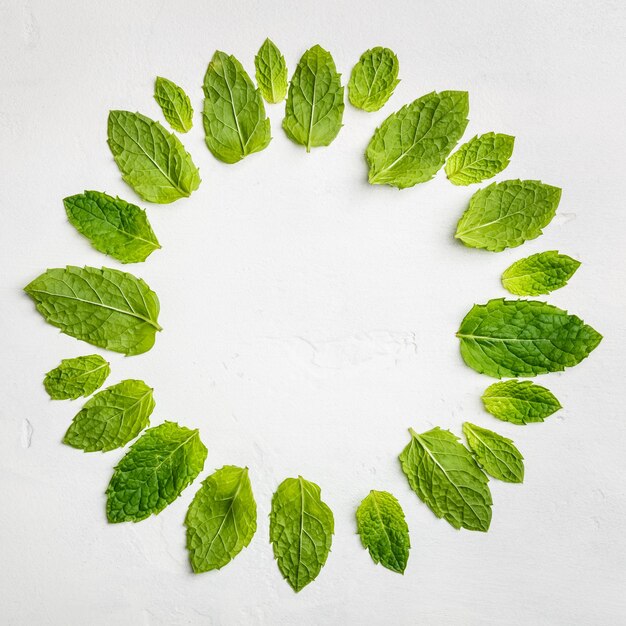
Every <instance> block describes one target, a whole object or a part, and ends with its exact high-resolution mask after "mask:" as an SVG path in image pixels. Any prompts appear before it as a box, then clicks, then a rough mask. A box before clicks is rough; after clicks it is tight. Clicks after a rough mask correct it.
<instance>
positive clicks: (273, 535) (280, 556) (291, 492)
mask: <svg viewBox="0 0 626 626" xmlns="http://www.w3.org/2000/svg"><path fill="white" fill-rule="evenodd" d="M334 527H335V522H334V517H333V513H332V511H331V510H330V509H329V508H328V506H327V505H326V504H325V503H324V502H322V499H321V490H320V488H319V486H318V485H316V484H315V483H312V482H309V481H308V480H305V479H304V478H302V476H299V477H298V478H287V479H285V480H284V481H283V482H282V483H281V484H280V485H279V486H278V489H277V490H276V493H274V496H273V498H272V509H271V512H270V541H271V543H272V546H273V548H274V558H275V559H276V561H277V563H278V569H279V570H280V572H281V574H282V575H283V577H284V578H285V579H286V580H287V582H288V583H289V584H290V585H291V587H292V589H293V590H294V591H296V592H298V591H300V590H302V589H303V588H304V587H305V586H306V585H308V584H309V583H310V582H312V581H313V580H315V578H317V575H318V574H319V573H320V570H321V569H322V567H323V566H324V563H326V559H327V558H328V553H329V552H330V546H331V544H332V535H333V532H334Z"/></svg>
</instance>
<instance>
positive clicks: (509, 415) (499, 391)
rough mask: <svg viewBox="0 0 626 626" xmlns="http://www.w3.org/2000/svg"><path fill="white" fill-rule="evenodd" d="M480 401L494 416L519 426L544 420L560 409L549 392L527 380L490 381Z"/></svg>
mask: <svg viewBox="0 0 626 626" xmlns="http://www.w3.org/2000/svg"><path fill="white" fill-rule="evenodd" d="M482 401H483V404H484V405H485V409H486V410H487V411H488V412H489V413H491V415H493V416H494V417H497V418H498V419H499V420H502V421H504V422H511V423H512V424H519V425H523V424H529V423H531V422H543V420H544V419H545V418H546V417H549V416H550V415H552V414H553V413H556V411H558V410H559V409H560V408H562V407H561V403H560V402H559V401H558V400H557V399H556V398H555V397H554V395H553V394H552V392H551V391H549V390H548V389H546V388H545V387H542V386H541V385H537V384H535V383H533V382H531V381H530V380H523V381H522V380H506V381H502V382H499V383H493V385H491V386H489V387H487V389H485V392H484V393H483V395H482Z"/></svg>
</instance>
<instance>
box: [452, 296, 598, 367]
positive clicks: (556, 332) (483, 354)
mask: <svg viewBox="0 0 626 626" xmlns="http://www.w3.org/2000/svg"><path fill="white" fill-rule="evenodd" d="M457 337H458V338H459V339H460V341H461V356H462V357H463V360H464V361H465V363H466V364H467V365H469V366H470V367H471V368H472V369H475V370H476V371H477V372H479V373H480V374H487V376H493V377H495V378H503V377H516V376H521V377H529V376H536V375H537V374H546V373H548V372H560V371H562V370H564V369H565V368H566V367H572V366H574V365H577V364H578V363H580V362H581V361H582V360H583V359H584V358H586V357H587V356H589V354H590V353H591V351H592V350H594V348H596V346H597V345H598V344H599V343H600V340H601V339H602V335H600V334H599V333H597V332H596V331H595V330H594V329H593V328H591V326H587V324H585V323H584V322H583V321H582V320H581V319H580V318H579V317H576V316H575V315H569V314H568V313H567V311H563V310H562V309H559V308H557V307H555V306H552V305H551V304H546V303H545V302H535V301H530V300H504V299H498V300H490V301H489V302H487V304H475V305H474V306H473V307H472V309H471V311H470V312H469V313H468V314H467V315H466V316H465V319H464V320H463V321H462V322H461V327H460V328H459V332H458V333H457Z"/></svg>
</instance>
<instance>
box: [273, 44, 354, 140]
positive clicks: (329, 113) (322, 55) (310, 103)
mask: <svg viewBox="0 0 626 626" xmlns="http://www.w3.org/2000/svg"><path fill="white" fill-rule="evenodd" d="M343 110H344V103H343V87H342V86H341V74H339V73H338V72H337V68H336V67H335V62H334V61H333V57H332V56H331V54H330V52H328V51H326V50H324V48H322V47H321V46H318V45H316V46H313V47H312V48H310V49H309V50H307V51H306V52H305V53H304V54H303V55H302V58H301V59H300V62H299V63H298V66H297V67H296V71H295V72H294V74H293V77H292V78H291V83H290V84H289V93H288V95H287V103H286V106H285V119H284V120H283V128H284V129H285V132H286V133H287V136H288V137H289V138H290V139H291V140H292V141H294V142H295V143H298V144H300V145H302V146H304V147H305V148H306V151H307V152H310V151H311V148H314V147H317V146H328V145H329V144H330V143H331V142H332V141H333V139H335V137H336V136H337V134H338V133H339V130H340V129H341V126H342V120H343Z"/></svg>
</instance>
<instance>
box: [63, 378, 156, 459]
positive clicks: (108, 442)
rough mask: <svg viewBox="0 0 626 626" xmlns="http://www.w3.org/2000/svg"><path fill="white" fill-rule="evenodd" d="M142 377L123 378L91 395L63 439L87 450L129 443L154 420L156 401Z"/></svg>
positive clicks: (110, 448) (71, 444)
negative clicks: (151, 419)
mask: <svg viewBox="0 0 626 626" xmlns="http://www.w3.org/2000/svg"><path fill="white" fill-rule="evenodd" d="M152 391H153V390H152V388H150V387H148V385H146V383H144V382H143V381H142V380H131V379H129V380H123V381H122V382H120V383H118V384H117V385H113V386H111V387H107V388H106V389H104V390H102V391H99V392H98V393H97V394H96V395H95V396H93V397H92V398H90V399H89V400H88V401H87V402H86V403H85V406H83V408H82V409H81V410H80V411H79V412H78V414H77V415H76V416H75V417H74V420H73V421H72V424H71V425H70V427H69V428H68V430H67V432H66V433H65V437H64V439H63V442H64V443H66V444H67V445H69V446H72V447H73V448H78V449H79V450H83V451H84V452H96V451H101V452H107V451H109V450H114V449H115V448H121V447H122V446H125V445H126V444H127V443H128V442H129V441H130V440H131V439H134V438H135V437H136V436H137V435H138V434H139V433H140V432H141V431H142V430H143V429H144V428H145V427H146V426H147V425H148V424H149V422H150V415H151V414H152V411H153V410H154V406H155V402H154V398H153V396H152Z"/></svg>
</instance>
